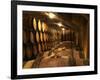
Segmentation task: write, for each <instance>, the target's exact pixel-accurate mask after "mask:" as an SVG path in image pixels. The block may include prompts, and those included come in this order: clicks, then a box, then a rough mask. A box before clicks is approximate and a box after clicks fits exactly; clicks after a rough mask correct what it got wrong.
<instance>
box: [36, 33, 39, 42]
mask: <svg viewBox="0 0 100 80" xmlns="http://www.w3.org/2000/svg"><path fill="white" fill-rule="evenodd" d="M36 41H37V42H38V43H39V32H36Z"/></svg>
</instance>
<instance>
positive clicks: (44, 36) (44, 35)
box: [43, 33, 46, 42]
mask: <svg viewBox="0 0 100 80" xmlns="http://www.w3.org/2000/svg"><path fill="white" fill-rule="evenodd" d="M43 38H44V39H43V40H44V42H46V33H44V34H43Z"/></svg>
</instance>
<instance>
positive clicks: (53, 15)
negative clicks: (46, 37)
mask: <svg viewBox="0 0 100 80" xmlns="http://www.w3.org/2000/svg"><path fill="white" fill-rule="evenodd" d="M45 14H46V15H47V16H49V18H51V19H53V18H55V17H56V16H55V14H53V13H45Z"/></svg>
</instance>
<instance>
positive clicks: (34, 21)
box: [33, 18, 37, 30]
mask: <svg viewBox="0 0 100 80" xmlns="http://www.w3.org/2000/svg"><path fill="white" fill-rule="evenodd" d="M33 28H34V30H36V29H37V23H36V19H35V18H33Z"/></svg>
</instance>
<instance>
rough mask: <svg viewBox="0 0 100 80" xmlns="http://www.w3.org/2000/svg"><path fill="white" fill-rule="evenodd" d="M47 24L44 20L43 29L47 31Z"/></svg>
mask: <svg viewBox="0 0 100 80" xmlns="http://www.w3.org/2000/svg"><path fill="white" fill-rule="evenodd" d="M47 28H48V27H47V24H46V23H45V22H42V31H43V32H46V31H47Z"/></svg>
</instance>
